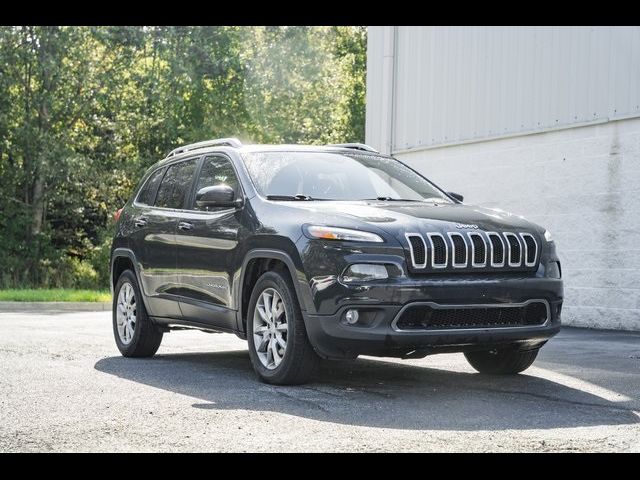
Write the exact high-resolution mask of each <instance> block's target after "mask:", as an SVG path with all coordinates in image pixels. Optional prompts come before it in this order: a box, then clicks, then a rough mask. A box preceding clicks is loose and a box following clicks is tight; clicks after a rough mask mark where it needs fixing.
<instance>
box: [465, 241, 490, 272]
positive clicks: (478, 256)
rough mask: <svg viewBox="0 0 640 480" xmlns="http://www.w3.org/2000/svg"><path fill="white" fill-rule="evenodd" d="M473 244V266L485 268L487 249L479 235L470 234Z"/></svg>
mask: <svg viewBox="0 0 640 480" xmlns="http://www.w3.org/2000/svg"><path fill="white" fill-rule="evenodd" d="M469 238H470V239H471V242H472V243H473V266H474V267H475V266H478V267H483V266H484V265H485V263H486V261H487V247H486V245H485V243H484V238H482V235H480V234H479V233H469Z"/></svg>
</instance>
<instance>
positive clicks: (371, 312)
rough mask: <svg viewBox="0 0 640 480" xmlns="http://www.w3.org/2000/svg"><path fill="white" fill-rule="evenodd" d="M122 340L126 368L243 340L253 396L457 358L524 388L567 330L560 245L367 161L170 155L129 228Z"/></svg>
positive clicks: (275, 149)
mask: <svg viewBox="0 0 640 480" xmlns="http://www.w3.org/2000/svg"><path fill="white" fill-rule="evenodd" d="M111 279H112V291H113V331H114V335H115V340H116V343H117V346H118V348H119V350H120V351H121V352H122V354H123V355H124V356H127V357H144V356H151V355H153V354H154V353H155V352H156V350H157V349H158V347H159V346H160V342H161V340H162V335H163V333H164V332H168V331H170V330H176V329H184V328H197V329H201V330H205V331H217V332H220V331H222V332H232V333H235V334H236V335H238V336H239V337H241V338H243V339H248V343H249V355H250V358H251V362H252V363H253V366H254V368H255V371H256V372H257V374H258V376H259V378H260V379H262V380H263V381H266V382H269V383H274V384H296V383H302V382H304V381H306V380H308V379H309V378H310V376H311V375H312V373H313V371H314V369H315V367H316V366H317V364H318V362H319V360H320V359H321V358H325V359H344V358H355V357H357V356H358V355H376V356H388V357H400V358H421V357H424V356H426V355H429V354H432V353H439V352H463V353H464V354H465V356H466V358H467V360H468V361H469V362H470V363H471V365H472V366H473V367H474V368H475V369H476V370H478V371H480V372H482V373H494V374H499V373H503V374H504V373H518V372H521V371H523V370H524V369H526V368H527V367H529V365H531V363H532V362H533V361H534V359H535V357H536V355H537V353H538V350H539V349H540V347H541V346H542V345H544V344H545V342H546V341H547V340H548V339H549V338H550V337H552V336H553V335H555V334H556V333H557V332H558V331H559V329H560V310H561V307H562V296H563V287H562V280H561V272H560V262H559V260H558V257H557V256H556V250H555V245H554V242H553V241H552V240H551V236H550V234H549V232H547V231H546V230H545V229H544V228H541V227H539V226H537V225H535V224H532V223H530V222H527V221H526V220H524V219H523V218H522V217H520V216H516V215H511V214H509V213H506V212H504V211H502V210H494V209H488V208H481V207H474V206H469V205H465V204H463V203H462V197H461V196H460V195H458V194H454V193H447V192H444V191H443V190H441V189H440V188H438V187H437V186H436V185H434V184H433V183H431V182H430V181H429V180H427V179H426V178H424V177H423V176H422V175H420V174H419V173H417V172H415V171H414V170H412V169H411V168H409V167H408V166H406V165H405V164H403V163H401V162H400V161H398V160H395V159H394V158H391V157H388V156H384V155H380V154H378V153H377V152H376V151H375V150H373V149H372V148H371V147H368V146H366V145H362V144H342V145H327V146H299V145H277V146H276V145H246V146H243V145H242V144H241V143H240V142H239V141H238V140H237V139H233V138H231V139H221V140H212V141H207V142H200V143H196V144H192V145H187V146H184V147H181V148H178V149H176V150H173V151H172V152H171V153H169V155H168V156H167V158H165V159H164V160H162V161H160V162H159V163H157V164H156V165H154V166H153V167H151V168H150V169H149V170H148V171H147V173H146V175H145V176H144V178H143V179H142V181H141V183H140V186H139V187H138V189H137V190H136V194H135V195H134V197H133V199H131V200H130V201H129V202H127V204H126V205H125V207H124V208H123V209H122V210H121V212H119V220H118V224H117V231H116V234H115V238H114V241H113V248H112V252H111Z"/></svg>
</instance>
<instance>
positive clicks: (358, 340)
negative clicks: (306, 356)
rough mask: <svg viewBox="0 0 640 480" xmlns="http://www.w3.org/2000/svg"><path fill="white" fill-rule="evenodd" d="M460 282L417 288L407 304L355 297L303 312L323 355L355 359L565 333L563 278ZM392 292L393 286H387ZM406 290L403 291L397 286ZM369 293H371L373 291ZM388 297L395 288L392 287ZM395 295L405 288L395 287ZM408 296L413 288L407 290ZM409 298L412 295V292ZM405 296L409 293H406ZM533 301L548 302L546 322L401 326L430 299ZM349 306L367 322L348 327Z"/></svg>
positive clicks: (519, 342) (538, 340)
mask: <svg viewBox="0 0 640 480" xmlns="http://www.w3.org/2000/svg"><path fill="white" fill-rule="evenodd" d="M472 283H473V282H460V284H458V285H457V286H454V285H453V284H448V285H446V287H445V286H443V285H439V286H437V287H436V286H434V285H429V286H424V285H423V286H422V288H415V287H416V286H414V288H413V289H412V290H413V291H412V292H411V293H412V295H410V297H411V298H410V299H408V301H406V302H404V303H400V304H396V303H389V302H372V300H373V299H372V298H371V296H370V295H369V296H368V298H367V301H359V300H361V299H358V298H357V296H352V297H351V298H350V299H349V300H350V301H344V300H343V301H342V302H340V303H341V305H340V307H339V308H338V310H337V311H336V312H335V313H334V314H331V315H313V314H309V313H308V312H307V313H305V314H304V316H305V325H306V328H307V333H308V335H309V339H310V341H311V343H312V345H313V346H314V348H315V349H316V351H317V353H318V354H319V355H320V356H322V357H324V358H336V359H337V358H355V357H357V356H358V355H374V356H388V357H422V356H425V355H428V354H431V353H446V352H464V351H471V350H482V349H489V348H494V347H499V346H500V345H505V344H510V345H515V346H518V347H519V348H522V349H532V348H538V347H540V346H542V345H543V344H544V343H545V342H546V341H547V340H549V338H551V337H553V336H554V335H555V334H557V333H558V332H559V331H560V324H561V309H562V297H563V290H562V281H561V280H555V279H544V278H536V279H527V280H519V281H503V282H495V283H492V284H487V283H481V284H480V285H478V284H476V285H472ZM387 288H388V289H390V290H392V289H393V287H387ZM398 290H401V291H402V290H403V289H398ZM368 293H369V294H370V293H371V291H369V292H368ZM386 293H387V295H388V296H393V292H392V291H389V290H387V292H386ZM395 293H396V295H395V296H396V298H397V296H398V294H400V293H401V292H398V291H396V292H395ZM402 293H403V294H404V295H401V296H405V295H407V294H408V292H406V291H404V292H402ZM407 296H409V295H407ZM405 298H406V297H405ZM532 299H540V300H543V301H545V302H546V303H547V304H548V306H549V316H548V319H547V321H546V322H545V323H544V324H543V325H535V326H518V327H502V326H491V327H483V328H440V329H437V330H436V329H424V330H415V331H411V330H404V331H402V330H399V329H398V328H397V327H396V323H397V319H398V318H399V315H400V314H401V313H402V311H403V309H406V308H407V307H409V306H412V305H421V304H424V303H425V302H427V303H431V304H446V305H460V306H464V305H471V304H473V305H487V304H490V305H498V304H499V305H504V306H510V305H513V304H521V303H523V302H527V301H529V300H532ZM350 308H356V309H359V310H360V311H361V312H362V311H364V312H369V313H368V314H367V315H368V316H367V320H366V321H365V322H363V324H362V325H360V324H356V325H349V324H348V323H347V322H346V320H345V318H344V314H345V313H346V311H347V310H349V309H350Z"/></svg>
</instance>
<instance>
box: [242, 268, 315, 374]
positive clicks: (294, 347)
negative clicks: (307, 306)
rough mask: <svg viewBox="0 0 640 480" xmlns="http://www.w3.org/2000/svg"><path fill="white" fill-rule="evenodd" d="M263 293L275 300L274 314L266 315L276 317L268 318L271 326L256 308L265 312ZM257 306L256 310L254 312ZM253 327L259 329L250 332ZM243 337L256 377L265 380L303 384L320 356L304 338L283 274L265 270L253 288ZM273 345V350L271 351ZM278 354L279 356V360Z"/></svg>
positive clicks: (299, 315) (291, 291)
mask: <svg viewBox="0 0 640 480" xmlns="http://www.w3.org/2000/svg"><path fill="white" fill-rule="evenodd" d="M273 292H275V294H274V293H273ZM265 294H266V298H267V299H268V298H269V296H270V298H271V301H270V302H269V304H271V302H273V300H274V299H276V302H275V304H276V306H277V309H276V313H275V314H274V313H271V315H270V317H271V318H275V319H276V320H275V321H272V323H271V324H272V325H273V326H272V327H271V326H270V324H269V322H268V321H266V319H265V316H264V315H260V311H262V312H263V314H265V315H266V313H267V310H268V309H267V308H265V297H264V295H265ZM276 295H277V296H276ZM278 297H279V298H278ZM258 307H260V311H256V309H257V308H258ZM270 311H271V310H270ZM271 312H272V311H271ZM256 317H257V318H256ZM284 323H286V330H285V329H284V327H283V324H284ZM254 328H259V329H261V331H260V332H257V333H254ZM278 335H280V338H279V339H278ZM267 339H268V340H267ZM247 340H248V343H249V357H250V359H251V363H252V365H253V368H254V370H255V372H256V374H257V375H258V378H259V379H260V380H261V381H263V382H265V383H270V384H273V385H299V384H302V383H306V382H307V381H308V380H309V379H310V378H311V377H312V376H313V374H314V373H315V371H316V369H317V367H318V364H319V362H320V358H319V357H318V355H317V354H316V352H315V351H314V350H313V347H312V346H311V343H310V342H309V338H308V337H307V330H306V328H305V326H304V319H303V318H302V312H301V310H300V305H299V304H298V299H297V297H296V293H295V290H294V288H293V284H292V282H291V279H290V277H289V275H288V274H287V273H281V272H278V271H271V272H266V273H264V274H263V275H262V276H261V277H260V278H259V279H258V281H257V282H256V284H255V286H254V287H253V291H252V292H251V298H250V300H249V308H248V309H247ZM279 340H281V341H284V342H285V343H286V347H285V348H282V345H281V343H279ZM265 342H268V343H266V344H265ZM256 343H258V344H259V345H257V344H256ZM272 343H273V344H274V346H273V347H272ZM259 348H260V351H259ZM273 348H275V349H276V352H275V353H274V351H273ZM278 357H280V358H281V359H280V361H279V363H277V358H278ZM269 359H271V362H269Z"/></svg>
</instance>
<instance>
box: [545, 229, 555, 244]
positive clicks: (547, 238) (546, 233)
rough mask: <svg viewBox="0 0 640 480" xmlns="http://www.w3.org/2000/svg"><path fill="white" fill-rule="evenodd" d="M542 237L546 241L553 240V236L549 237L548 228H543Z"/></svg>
mask: <svg viewBox="0 0 640 480" xmlns="http://www.w3.org/2000/svg"><path fill="white" fill-rule="evenodd" d="M544 239H545V240H546V241H547V242H552V241H553V238H552V237H551V232H550V231H549V230H545V231H544Z"/></svg>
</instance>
